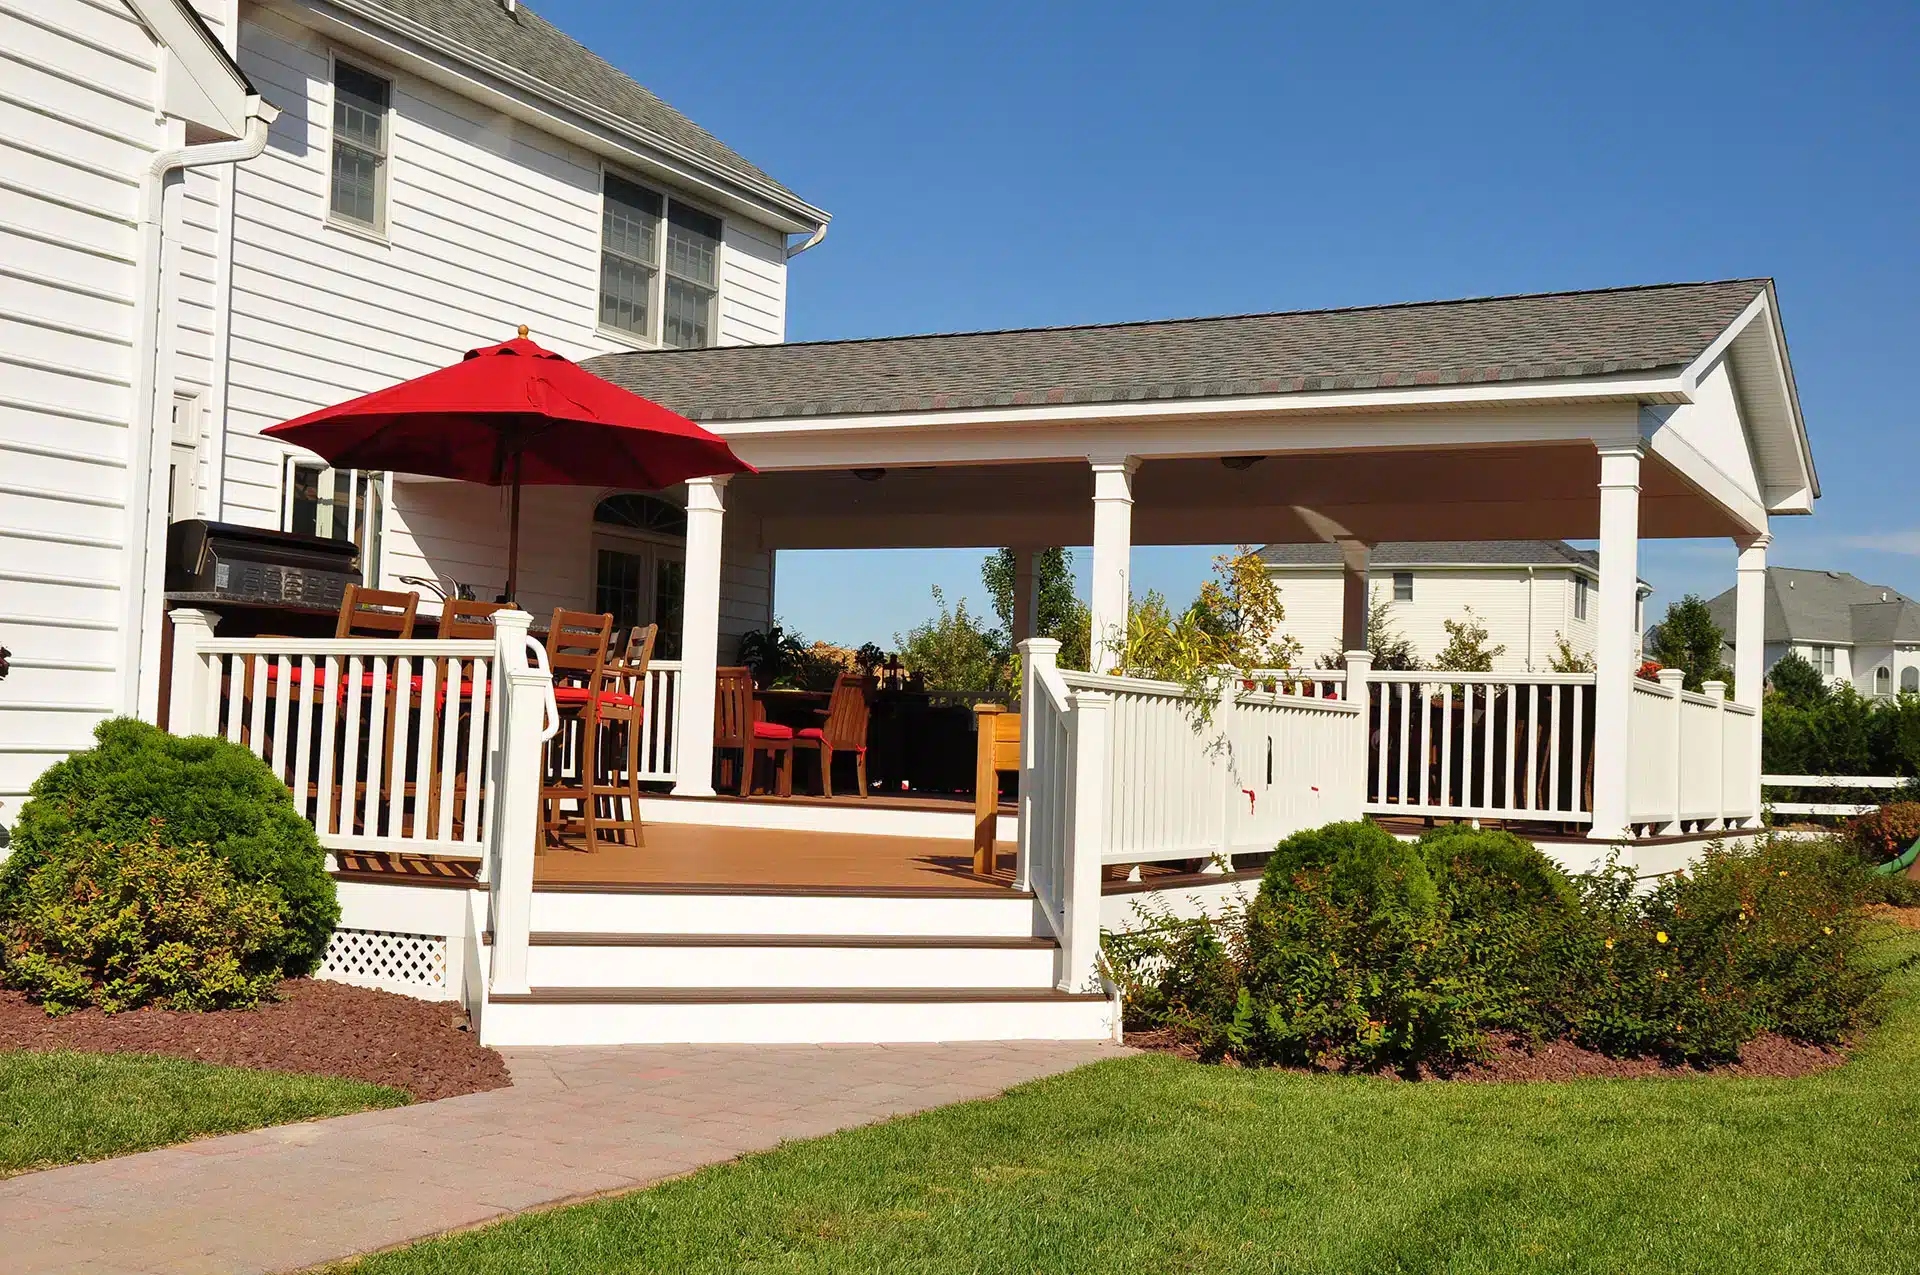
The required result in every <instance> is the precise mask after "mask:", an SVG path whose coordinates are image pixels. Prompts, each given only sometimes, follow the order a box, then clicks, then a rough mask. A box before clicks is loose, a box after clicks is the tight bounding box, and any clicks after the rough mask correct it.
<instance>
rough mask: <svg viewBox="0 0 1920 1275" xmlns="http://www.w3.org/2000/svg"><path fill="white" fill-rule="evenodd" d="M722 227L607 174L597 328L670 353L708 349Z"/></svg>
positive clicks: (714, 328)
mask: <svg viewBox="0 0 1920 1275" xmlns="http://www.w3.org/2000/svg"><path fill="white" fill-rule="evenodd" d="M721 229H722V227H721V222H720V219H719V218H718V217H715V216H713V215H711V214H709V213H704V212H701V211H700V210H699V209H697V208H694V207H691V206H689V205H687V204H683V203H681V202H680V201H679V200H677V199H669V198H668V197H667V196H665V195H661V194H659V193H657V192H655V191H651V190H648V189H647V188H646V187H644V186H641V185H638V184H636V183H634V182H630V181H628V180H627V179H626V178H624V177H620V176H617V175H616V174H613V173H608V174H606V177H605V180H604V181H603V182H602V186H601V215H600V326H602V327H603V328H608V329H610V330H612V331H615V332H624V333H626V334H627V335H628V336H633V337H638V338H639V339H640V340H643V341H650V342H654V343H656V344H659V345H664V346H667V347H669V348H673V349H691V348H694V347H698V346H707V345H712V344H713V342H714V336H715V334H716V331H717V329H718V319H717V314H718V310H719V298H720V233H721Z"/></svg>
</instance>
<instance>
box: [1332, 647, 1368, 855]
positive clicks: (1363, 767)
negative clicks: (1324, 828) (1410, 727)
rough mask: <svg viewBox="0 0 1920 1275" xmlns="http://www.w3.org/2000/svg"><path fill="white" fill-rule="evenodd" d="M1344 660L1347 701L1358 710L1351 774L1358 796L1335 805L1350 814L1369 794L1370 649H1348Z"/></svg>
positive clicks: (1363, 807) (1356, 811)
mask: <svg viewBox="0 0 1920 1275" xmlns="http://www.w3.org/2000/svg"><path fill="white" fill-rule="evenodd" d="M1346 660H1347V703H1349V704H1354V705H1358V706H1359V709H1360V711H1359V712H1358V713H1357V714H1355V715H1354V719H1353V753H1352V756H1353V775H1354V778H1353V780H1352V782H1353V784H1354V786H1355V787H1357V788H1359V790H1360V796H1359V799H1358V800H1357V801H1355V802H1354V803H1353V804H1352V805H1351V806H1349V805H1347V804H1345V803H1344V802H1343V803H1341V804H1340V805H1338V806H1336V809H1339V810H1352V811H1354V812H1355V814H1354V817H1355V818H1356V819H1357V818H1359V813H1358V812H1360V811H1362V810H1365V809H1366V807H1367V799H1368V798H1369V797H1371V796H1372V795H1373V794H1372V793H1371V792H1370V791H1368V787H1367V784H1368V770H1369V768H1370V767H1371V766H1372V764H1373V700H1372V699H1371V692H1370V691H1369V690H1368V689H1367V678H1368V676H1369V675H1370V674H1372V672H1373V652H1372V651H1348V652H1347V653H1346Z"/></svg>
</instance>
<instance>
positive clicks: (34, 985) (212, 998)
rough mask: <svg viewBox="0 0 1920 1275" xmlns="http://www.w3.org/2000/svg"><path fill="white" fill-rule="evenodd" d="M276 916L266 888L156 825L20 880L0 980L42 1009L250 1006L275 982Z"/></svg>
mask: <svg viewBox="0 0 1920 1275" xmlns="http://www.w3.org/2000/svg"><path fill="white" fill-rule="evenodd" d="M281 908H282V904H281V899H280V896H279V893H278V892H277V891H276V890H274V888H273V887H272V886H266V885H254V884H250V883H248V882H245V881H241V880H239V879H238V878H237V877H236V876H235V875H234V873H233V871H232V870H231V869H230V868H228V866H227V865H226V863H225V862H224V861H222V860H221V859H219V858H218V857H216V856H215V855H214V854H213V852H212V851H210V850H208V849H207V847H205V846H202V845H194V846H172V845H168V844H166V843H165V842H163V841H161V840H160V838H159V835H158V829H157V828H155V829H154V830H153V831H150V832H149V833H148V834H147V835H146V836H145V837H143V838H141V839H140V840H137V841H131V842H126V843H123V844H118V845H116V844H113V843H110V842H104V841H94V842H83V841H70V842H67V843H66V844H64V845H62V846H60V847H58V848H57V849H56V850H55V851H54V853H52V854H50V855H48V856H46V857H45V858H43V860H42V861H41V862H40V864H39V865H38V866H37V867H35V868H34V870H33V871H32V872H31V873H30V874H29V875H28V876H27V879H26V881H25V887H24V890H23V891H22V893H21V897H20V898H19V900H18V901H17V904H16V906H15V908H14V910H13V914H12V915H11V916H10V917H9V919H8V921H7V922H6V925H5V928H4V931H0V973H4V975H5V979H6V982H7V983H8V984H10V985H11V986H13V987H17V988H19V989H20V990H22V991H24V992H26V993H27V994H28V995H29V996H31V997H33V998H34V999H36V1000H39V1001H41V1002H42V1003H43V1004H45V1005H46V1007H47V1009H48V1011H49V1012H59V1011H61V1010H66V1009H77V1008H81V1007H84V1006H89V1005H92V1006H98V1007H99V1008H101V1009H104V1010H107V1011H108V1012H110V1013H111V1012H114V1011H117V1010H123V1009H132V1008H135V1007H137V1006H140V1005H146V1004H157V1005H161V1006H164V1007H166V1008H169V1009H225V1008H230V1007H234V1006H247V1005H253V1004H256V1003H258V1001H259V999H260V997H261V994H262V993H264V992H265V991H266V990H267V989H268V988H269V987H271V986H272V985H273V983H274V981H275V980H276V979H277V978H278V977H279V976H280V966H279V963H278V962H277V961H276V960H275V959H274V956H273V953H274V952H275V951H276V950H277V949H278V948H279V946H280V944H281V943H282V941H283V940H284V938H285V934H286V930H285V926H283V925H282V924H281V919H280V918H281Z"/></svg>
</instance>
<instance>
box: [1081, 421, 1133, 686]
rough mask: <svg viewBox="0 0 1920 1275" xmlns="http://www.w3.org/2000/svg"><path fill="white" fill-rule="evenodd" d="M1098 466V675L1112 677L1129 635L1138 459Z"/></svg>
mask: <svg viewBox="0 0 1920 1275" xmlns="http://www.w3.org/2000/svg"><path fill="white" fill-rule="evenodd" d="M1092 464H1093V580H1092V587H1091V589H1090V590H1089V594H1090V597H1089V610H1090V611H1091V612H1092V618H1093V642H1092V651H1093V671H1094V672H1096V673H1108V672H1111V671H1112V670H1113V666H1114V665H1115V664H1116V663H1117V662H1118V661H1119V659H1120V656H1121V653H1122V651H1123V649H1124V647H1125V643H1126V634H1127V599H1128V597H1129V596H1130V591H1131V588H1132V574H1133V572H1132V562H1131V560H1132V556H1133V473H1134V471H1135V470H1136V469H1138V468H1139V467H1140V461H1139V459H1138V458H1137V457H1133V456H1127V457H1124V458H1121V459H1118V460H1102V459H1095V460H1093V462H1092Z"/></svg>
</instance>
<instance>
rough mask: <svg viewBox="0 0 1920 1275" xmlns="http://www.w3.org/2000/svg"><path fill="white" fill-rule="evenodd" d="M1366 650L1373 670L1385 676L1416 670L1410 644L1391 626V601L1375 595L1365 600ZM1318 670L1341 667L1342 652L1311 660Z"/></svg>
mask: <svg viewBox="0 0 1920 1275" xmlns="http://www.w3.org/2000/svg"><path fill="white" fill-rule="evenodd" d="M1367 650H1368V651H1369V652H1371V653H1372V655H1373V667H1374V668H1376V669H1378V670H1380V671H1382V672H1389V673H1402V672H1405V671H1406V670H1408V669H1413V668H1419V667H1420V657H1419V656H1417V655H1415V654H1414V651H1413V643H1412V642H1410V641H1408V640H1407V638H1406V636H1405V635H1404V634H1402V633H1401V632H1400V630H1399V629H1397V628H1395V627H1394V625H1393V600H1392V599H1391V598H1389V597H1387V596H1386V594H1384V593H1375V594H1373V596H1372V597H1370V598H1369V599H1368V600H1367ZM1315 663H1317V664H1318V665H1319V666H1320V667H1321V668H1345V667H1346V666H1347V655H1346V652H1345V651H1343V650H1341V649H1340V648H1339V647H1335V648H1334V649H1333V650H1331V651H1329V652H1327V653H1326V654H1325V655H1322V656H1321V657H1320V658H1319V659H1318V660H1316V661H1315Z"/></svg>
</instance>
